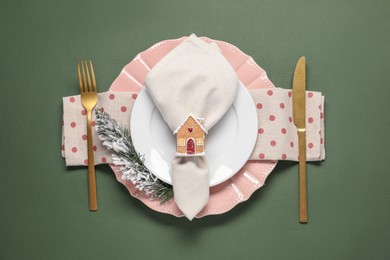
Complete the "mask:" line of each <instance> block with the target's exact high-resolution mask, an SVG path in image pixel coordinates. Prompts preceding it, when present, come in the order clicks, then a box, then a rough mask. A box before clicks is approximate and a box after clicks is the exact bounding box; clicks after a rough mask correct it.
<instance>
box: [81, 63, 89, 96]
mask: <svg viewBox="0 0 390 260" xmlns="http://www.w3.org/2000/svg"><path fill="white" fill-rule="evenodd" d="M81 69H82V71H83V81H84V92H88V86H87V79H86V75H85V68H84V62H83V61H81Z"/></svg>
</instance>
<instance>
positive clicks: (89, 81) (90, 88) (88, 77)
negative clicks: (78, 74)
mask: <svg viewBox="0 0 390 260" xmlns="http://www.w3.org/2000/svg"><path fill="white" fill-rule="evenodd" d="M84 63H85V70H86V71H87V80H88V91H89V92H92V84H91V77H90V75H89V69H88V63H87V61H86V60H85V61H84Z"/></svg>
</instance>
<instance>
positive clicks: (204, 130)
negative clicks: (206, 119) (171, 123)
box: [173, 113, 207, 134]
mask: <svg viewBox="0 0 390 260" xmlns="http://www.w3.org/2000/svg"><path fill="white" fill-rule="evenodd" d="M190 117H192V119H194V120H195V122H196V123H197V124H198V125H199V127H200V128H201V129H202V130H203V132H205V133H206V134H207V130H206V128H204V126H203V125H202V124H201V123H200V122H199V120H198V118H196V117H195V116H194V115H193V114H192V113H190V114H189V115H188V116H187V117H186V119H184V121H183V122H182V123H181V124H180V125H179V126H178V127H177V128H176V130H175V131H173V133H174V134H177V132H179V130H180V128H182V127H183V125H184V124H185V123H186V122H187V120H188V119H189V118H190Z"/></svg>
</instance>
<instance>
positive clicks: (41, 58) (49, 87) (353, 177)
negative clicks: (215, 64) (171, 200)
mask: <svg viewBox="0 0 390 260" xmlns="http://www.w3.org/2000/svg"><path fill="white" fill-rule="evenodd" d="M191 33H196V34H197V35H198V36H208V37H210V38H213V39H219V40H224V41H227V42H230V43H232V44H234V45H236V46H238V47H239V48H240V49H241V50H243V51H244V52H245V53H247V54H249V55H251V56H252V57H253V58H254V59H255V61H256V62H257V63H258V64H259V65H260V66H262V67H263V68H264V69H265V70H266V71H267V73H268V76H269V78H270V79H271V81H273V83H274V84H275V85H276V86H279V87H284V88H290V87H291V81H292V75H293V69H294V66H295V63H296V61H297V60H298V58H299V57H300V56H302V55H305V56H306V57H307V62H308V71H307V74H308V75H307V76H308V77H307V86H308V89H310V90H317V91H321V92H323V93H324V95H325V97H326V115H325V120H326V151H327V158H326V161H325V162H322V163H309V164H308V169H307V170H308V192H309V214H310V222H309V223H308V224H307V225H302V224H299V223H298V197H297V196H298V185H297V181H298V177H297V176H298V167H297V164H296V163H292V162H279V164H278V166H277V168H276V169H275V171H274V172H273V173H272V174H271V176H270V177H269V178H268V179H267V183H266V184H267V185H266V186H265V187H263V188H261V189H260V190H258V191H257V192H255V193H254V195H253V196H252V197H251V199H250V200H249V201H247V202H245V203H242V204H240V205H238V206H237V207H235V208H234V209H233V210H231V211H230V212H228V213H226V214H223V215H219V216H208V217H205V218H202V219H196V220H194V221H192V222H189V221H187V220H186V219H184V218H175V217H172V216H170V215H165V214H160V213H157V212H154V211H152V210H150V209H149V208H147V207H146V206H144V205H143V204H142V203H141V202H139V201H138V200H137V199H134V198H132V197H131V196H130V195H129V194H128V192H127V190H126V189H125V188H124V187H123V186H122V185H121V184H119V183H118V182H117V181H116V179H115V177H114V174H113V173H112V172H111V170H110V168H109V167H108V166H107V165H104V166H99V167H97V177H98V196H99V197H98V198H99V211H98V212H96V213H91V212H89V211H88V208H87V205H88V203H87V169H86V168H84V167H72V168H67V167H65V165H64V161H63V159H62V158H61V155H60V146H61V120H62V100H61V98H62V97H63V96H67V95H73V94H77V93H78V85H77V75H76V61H77V60H78V59H82V58H91V59H93V60H94V62H95V72H96V74H97V81H98V87H99V90H100V91H105V90H107V89H108V87H109V86H110V83H111V82H112V81H113V80H114V79H115V78H116V76H117V75H118V74H119V72H120V70H121V69H122V67H123V66H124V65H125V64H127V63H128V62H129V61H130V60H131V59H132V58H133V57H134V56H135V55H136V54H137V53H139V52H140V51H142V50H144V49H146V48H148V47H149V46H151V45H152V44H154V43H156V42H158V41H160V40H164V39H169V38H178V37H181V36H184V35H189V34H191ZM389 88H390V1H385V0H383V1H379V0H374V1H340V0H339V1H336V0H330V1H304V0H299V1H288V0H283V1H270V0H267V1H265V0H250V1H249V0H244V1H234V0H228V1H215V0H214V1H182V0H176V1H162V0H159V1H157V0H154V1H151V0H148V1H146V0H137V1H125V0H123V1H49V0H46V1H45V0H39V1H5V0H0V91H1V92H0V259H2V260H3V259H4V260H8V259H187V260H190V259H238V258H239V259H390V235H389V232H390V225H389V223H388V221H389V217H390V203H389V201H390V190H389V184H390V164H389V163H390V162H389V155H390V152H389V144H390V142H389V135H388V133H389V132H390V117H389V114H388V112H389V111H390V109H389V108H390V105H389V101H390V91H389Z"/></svg>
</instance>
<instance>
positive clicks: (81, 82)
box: [77, 61, 84, 93]
mask: <svg viewBox="0 0 390 260" xmlns="http://www.w3.org/2000/svg"><path fill="white" fill-rule="evenodd" d="M77 75H78V76H79V85H80V93H83V92H84V88H83V81H82V80H81V71H80V62H79V61H78V62H77Z"/></svg>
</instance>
